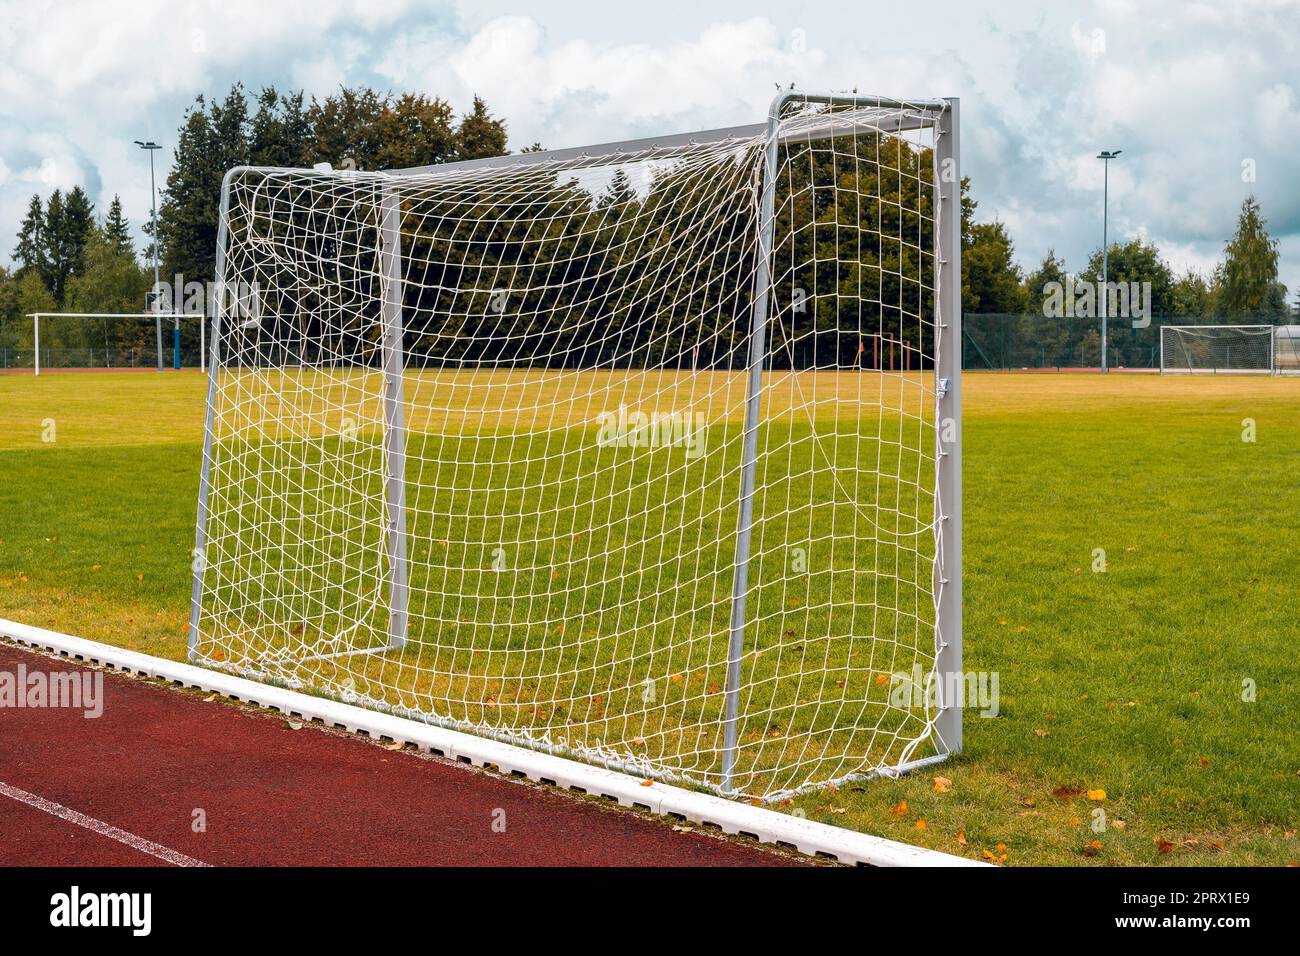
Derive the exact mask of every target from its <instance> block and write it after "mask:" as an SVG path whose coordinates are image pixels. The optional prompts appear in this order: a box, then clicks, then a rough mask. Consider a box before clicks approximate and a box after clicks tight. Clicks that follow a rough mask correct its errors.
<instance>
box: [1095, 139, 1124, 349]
mask: <svg viewBox="0 0 1300 956" xmlns="http://www.w3.org/2000/svg"><path fill="white" fill-rule="evenodd" d="M1122 152H1124V150H1122V149H1103V150H1102V151H1101V152H1100V153H1098V154H1097V158H1098V159H1100V160H1102V162H1103V164H1104V166H1105V170H1104V171H1103V172H1102V186H1101V288H1100V289H1098V290H1097V293H1098V296H1097V297H1098V298H1099V299H1101V371H1102V374H1103V375H1104V374H1105V373H1106V372H1107V371H1108V368H1107V365H1106V331H1107V329H1106V326H1107V322H1108V319H1109V313H1110V292H1109V288H1108V287H1109V285H1110V276H1109V271H1110V242H1109V240H1108V238H1107V235H1106V231H1107V226H1108V225H1109V224H1108V222H1107V219H1108V216H1109V213H1110V161H1111V160H1112V159H1114V158H1116V157H1117V156H1119V154H1120V153H1122Z"/></svg>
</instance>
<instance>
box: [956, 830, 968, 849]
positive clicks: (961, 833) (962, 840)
mask: <svg viewBox="0 0 1300 956" xmlns="http://www.w3.org/2000/svg"><path fill="white" fill-rule="evenodd" d="M957 842H958V844H960V845H961V846H966V845H967V843H966V831H965V830H958V831H957Z"/></svg>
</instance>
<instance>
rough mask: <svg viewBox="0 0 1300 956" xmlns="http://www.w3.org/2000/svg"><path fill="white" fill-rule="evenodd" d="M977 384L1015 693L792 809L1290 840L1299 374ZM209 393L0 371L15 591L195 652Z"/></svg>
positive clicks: (6, 597) (985, 565) (1111, 836)
mask: <svg viewBox="0 0 1300 956" xmlns="http://www.w3.org/2000/svg"><path fill="white" fill-rule="evenodd" d="M965 392H966V414H965V419H964V427H965V434H964V445H965V451H964V454H965V527H966V533H965V549H966V562H965V576H964V582H965V583H964V587H965V602H966V604H965V641H966V667H967V668H968V669H969V670H976V671H989V672H996V673H997V674H998V677H999V689H1000V713H999V716H997V717H995V718H988V719H985V718H981V717H979V716H978V714H977V713H975V712H972V711H968V712H967V716H966V735H965V741H966V749H965V752H964V754H963V755H962V757H961V758H960V759H958V760H956V761H953V762H951V763H949V764H947V765H945V766H944V767H942V768H941V769H939V770H938V771H936V772H934V773H929V774H924V775H916V776H914V777H910V778H905V779H903V780H898V781H883V780H882V781H872V782H870V783H866V784H861V785H853V786H850V787H844V788H842V789H840V790H838V791H829V792H828V791H822V792H819V793H813V794H808V795H806V796H803V797H800V798H797V799H795V800H794V801H792V802H790V803H789V804H787V805H786V807H785V808H786V809H788V810H792V811H799V812H803V813H807V814H808V815H809V816H811V817H813V818H816V819H822V820H825V821H827V822H832V823H835V824H838V825H843V826H850V827H856V828H860V829H864V830H867V831H870V832H873V833H879V834H881V835H884V836H889V837H893V838H896V839H901V840H905V841H907V842H912V843H917V844H921V845H926V846H933V847H936V848H939V849H943V850H947V851H950V852H959V853H966V854H968V855H973V856H981V855H983V853H984V852H985V851H986V850H987V851H988V852H990V853H992V854H993V855H994V856H995V857H1001V856H1002V855H1004V854H1005V856H1006V858H1007V860H1006V862H1008V863H1012V864H1014V863H1046V864H1062V863H1065V864H1069V863H1080V864H1084V863H1086V864H1117V863H1153V864H1160V863H1183V864H1198V865H1208V864H1218V863H1256V864H1280V863H1286V862H1289V861H1292V860H1295V859H1296V858H1297V857H1300V845H1298V844H1297V843H1296V841H1295V839H1294V838H1293V837H1291V836H1288V834H1290V833H1293V831H1294V830H1295V829H1296V824H1297V822H1298V821H1297V819H1296V818H1297V816H1300V810H1298V808H1300V744H1297V739H1296V733H1295V729H1296V718H1295V715H1296V714H1297V713H1300V663H1297V656H1296V654H1295V648H1296V646H1297V638H1300V625H1298V624H1297V621H1296V615H1295V609H1296V607H1297V606H1300V600H1298V597H1300V588H1297V584H1296V580H1297V576H1296V568H1295V557H1294V551H1295V548H1294V543H1295V541H1297V540H1300V512H1298V510H1297V507H1296V504H1297V502H1296V497H1295V488H1296V478H1295V476H1296V474H1297V473H1300V417H1298V416H1297V415H1296V411H1295V409H1296V408H1297V399H1300V381H1296V380H1267V379H1249V378H1247V379H1237V380H1234V381H1221V380H1210V379H1196V380H1170V379H1158V378H1147V377H1142V378H1136V377H1127V376H1118V375H1114V376H1111V377H1110V378H1109V379H1105V380H1103V379H1101V378H1100V377H1099V376H1051V375H1024V376H1019V375H983V376H981V375H969V376H967V379H966V388H965ZM202 401H203V386H202V382H201V380H200V379H199V377H198V376H196V375H189V374H184V373H182V374H175V375H172V374H169V375H163V376H155V375H146V374H141V375H67V376H53V375H51V376H45V377H42V378H41V379H39V380H33V379H31V378H28V377H0V615H3V616H6V617H10V618H13V619H16V620H21V621H26V622H28V623H32V624H36V625H39V626H44V627H52V628H55V629H59V630H64V631H68V632H71V633H75V634H79V635H81V636H85V637H89V638H92V639H96V640H102V641H106V642H108V643H113V644H118V645H121V646H126V647H131V648H133V649H137V650H142V651H146V652H149V653H155V654H160V655H163V656H168V657H174V658H183V655H184V646H185V622H186V620H187V616H188V608H187V602H188V594H189V584H190V567H189V561H190V555H189V552H190V549H191V547H192V545H193V520H194V508H195V505H194V502H195V497H196V491H197V474H198V462H199V456H200V445H199V438H200V428H201V423H202ZM1245 418H1251V419H1253V420H1254V422H1255V427H1256V430H1257V440H1256V441H1254V442H1243V441H1242V428H1243V425H1242V421H1243V419H1245ZM49 420H53V424H54V428H55V435H54V438H55V440H54V441H53V442H48V443H47V442H43V441H42V437H43V436H42V432H43V430H44V431H45V432H46V435H45V436H44V437H49V435H48V425H49ZM477 504H478V505H484V504H485V503H482V502H479V503H477ZM760 511H761V509H760ZM475 513H478V514H486V513H490V511H477V512H475ZM728 518H729V516H728V515H726V514H719V515H718V516H717V520H718V522H719V526H721V525H722V524H726V523H727V521H728ZM575 520H576V519H575ZM669 523H670V524H671V520H669ZM482 530H483V529H479V531H480V532H481V531H482ZM521 530H522V529H520V528H515V529H512V531H511V532H508V534H509V533H514V534H516V535H518V537H519V538H520V539H523V538H527V537H528V535H527V534H519V532H520V531H521ZM461 537H462V538H464V539H466V540H468V539H469V538H470V537H472V536H470V535H461ZM1096 548H1102V549H1104V550H1105V553H1106V559H1107V564H1108V566H1107V570H1106V571H1105V573H1094V572H1093V571H1092V570H1091V565H1092V563H1093V560H1094V559H1093V550H1094V549H1096ZM462 557H463V556H462ZM462 557H458V558H457V561H461V560H462ZM561 557H564V556H561ZM566 560H567V564H568V566H569V570H570V571H576V572H577V576H576V577H575V578H574V580H583V579H584V577H583V576H584V575H585V574H586V573H587V568H586V566H585V565H582V566H580V567H575V566H574V564H573V560H572V558H571V557H569V558H567V559H566ZM584 560H586V559H584ZM635 561H636V562H641V561H642V559H641V557H640V556H638V557H637V558H636V559H635ZM450 563H451V562H447V564H448V565H450ZM634 563H635V562H634ZM653 563H654V562H652V564H653ZM565 564H566V561H565V560H562V561H561V562H560V566H561V567H562V568H563V567H564V565H565ZM562 583H563V582H562ZM528 586H529V587H537V586H538V582H532V583H531V584H529V585H528ZM645 590H646V591H647V592H649V591H650V590H651V589H650V588H649V587H646V588H645ZM577 599H579V597H578V596H576V595H574V596H571V597H570V600H577ZM809 603H811V604H815V603H816V601H815V600H814V601H810V602H809ZM650 616H651V617H653V616H654V615H653V614H651V615H650ZM471 617H473V615H471ZM542 619H546V620H548V621H549V620H550V617H549V616H548V615H547V614H544V613H543V614H537V615H535V616H534V619H533V620H534V622H536V621H540V620H542ZM502 623H512V624H514V623H517V622H513V621H511V622H505V621H503V622H502ZM782 626H783V627H784V626H785V625H784V624H783V625H782ZM483 639H484V638H483V637H480V638H476V640H479V641H480V642H481V641H482V640H483ZM715 656H716V655H715ZM656 666H659V665H656ZM505 676H507V673H506V671H504V670H503V671H501V672H499V673H496V674H491V675H488V674H482V675H480V677H482V678H484V679H485V680H486V678H488V677H491V678H495V679H497V680H500V679H501V678H502V677H505ZM1246 680H1249V681H1252V682H1253V684H1254V687H1255V688H1256V699H1255V700H1254V701H1253V702H1246V701H1243V700H1242V686H1243V681H1246ZM484 686H486V684H485V685H484ZM462 690H463V689H462ZM476 690H479V688H476ZM837 693H838V691H837ZM446 696H448V697H449V698H450V697H453V696H454V697H458V698H461V699H463V700H468V699H470V696H471V695H469V694H466V693H461V692H458V693H457V694H455V695H451V694H448V695H446ZM701 706H702V707H703V706H713V705H712V704H711V703H709V702H708V701H706V700H702V701H701ZM936 774H942V775H943V776H944V777H946V778H949V779H950V780H951V781H952V785H951V788H950V789H949V790H947V792H944V793H938V792H936V787H935V785H934V783H933V778H934V776H935V775H936ZM1096 790H1104V791H1105V794H1106V795H1105V799H1104V800H1090V799H1089V798H1088V795H1087V793H1086V792H1087V791H1096ZM902 802H905V803H906V811H905V812H902V806H901V803H902ZM1098 807H1100V808H1102V809H1103V810H1104V812H1105V814H1106V815H1107V818H1108V822H1109V826H1108V827H1107V829H1106V830H1105V832H1101V833H1096V832H1094V831H1093V830H1092V829H1091V827H1090V824H1092V822H1093V815H1092V814H1093V811H1094V809H1096V808H1098ZM921 820H924V821H925V827H924V828H923V829H922V828H919V827H918V823H919V821H921ZM1118 821H1122V822H1123V823H1122V826H1121V825H1120V824H1119V822H1118ZM959 834H961V835H962V837H963V838H964V840H965V844H964V845H963V844H962V843H961V842H959ZM1091 841H1096V842H1097V844H1099V847H1098V846H1089V844H1090V842H1091ZM1000 846H1001V847H1004V848H1003V849H999V847H1000Z"/></svg>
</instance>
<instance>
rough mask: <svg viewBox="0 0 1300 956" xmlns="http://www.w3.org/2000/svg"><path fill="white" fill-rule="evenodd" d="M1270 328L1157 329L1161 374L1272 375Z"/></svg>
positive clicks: (1191, 326) (1272, 353)
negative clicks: (1158, 331) (1158, 330)
mask: <svg viewBox="0 0 1300 956" xmlns="http://www.w3.org/2000/svg"><path fill="white" fill-rule="evenodd" d="M1273 357H1274V343H1273V326H1271V325H1165V326H1161V328H1160V373H1161V374H1162V375H1169V374H1175V373H1179V374H1204V375H1215V374H1218V375H1250V374H1255V375H1271V374H1272V373H1273V368H1274V362H1273Z"/></svg>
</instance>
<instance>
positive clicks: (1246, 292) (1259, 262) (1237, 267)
mask: <svg viewBox="0 0 1300 956" xmlns="http://www.w3.org/2000/svg"><path fill="white" fill-rule="evenodd" d="M1267 224H1268V222H1267V220H1266V219H1265V218H1264V216H1263V214H1262V213H1261V211H1260V206H1259V202H1258V200H1256V199H1255V197H1254V196H1247V197H1246V198H1245V200H1244V201H1243V202H1242V204H1241V214H1240V215H1239V216H1238V218H1237V232H1236V234H1235V235H1234V236H1233V237H1232V238H1231V239H1229V240H1228V241H1227V243H1226V244H1225V247H1224V253H1225V255H1224V260H1223V283H1222V287H1221V289H1220V292H1219V298H1218V306H1219V313H1220V315H1222V316H1223V317H1225V318H1233V319H1236V318H1252V317H1257V316H1260V315H1262V314H1264V313H1265V312H1266V311H1267V310H1268V308H1269V307H1272V308H1274V309H1275V308H1276V305H1277V303H1276V296H1277V291H1276V290H1275V289H1274V288H1273V287H1274V286H1275V285H1276V284H1277V262H1278V251H1277V240H1276V239H1273V238H1271V237H1270V236H1269V234H1268V229H1267V228H1266V226H1267ZM1283 302H1285V298H1283Z"/></svg>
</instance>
